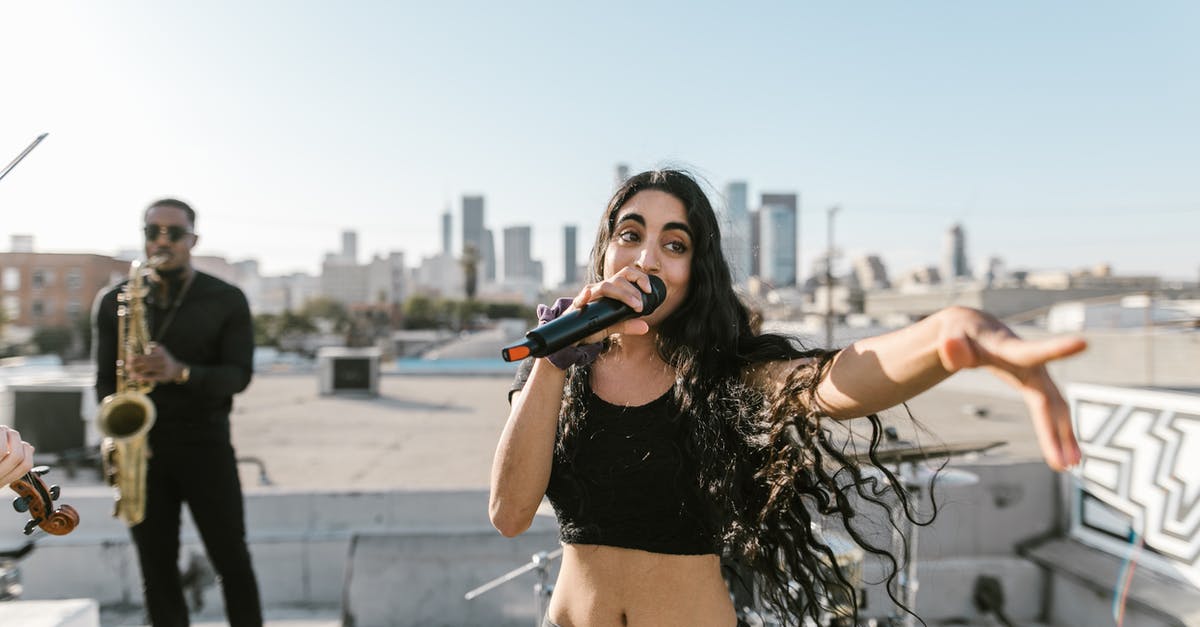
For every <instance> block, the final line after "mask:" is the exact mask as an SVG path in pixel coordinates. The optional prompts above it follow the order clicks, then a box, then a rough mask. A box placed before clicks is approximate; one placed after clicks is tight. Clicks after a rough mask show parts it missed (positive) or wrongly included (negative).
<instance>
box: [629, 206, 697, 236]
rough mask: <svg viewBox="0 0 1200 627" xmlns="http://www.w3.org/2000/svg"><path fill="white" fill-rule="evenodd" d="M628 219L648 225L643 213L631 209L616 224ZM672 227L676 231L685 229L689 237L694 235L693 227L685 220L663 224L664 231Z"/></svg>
mask: <svg viewBox="0 0 1200 627" xmlns="http://www.w3.org/2000/svg"><path fill="white" fill-rule="evenodd" d="M626 220H632V221H634V222H637V223H638V224H640V225H642V226H643V227H644V226H646V219H645V218H643V217H642V214H640V213H635V212H633V211H630V212H629V213H626V214H622V215H621V217H620V218H617V222H616V224H620V223H622V222H625V221H626ZM672 229H674V230H676V231H683V232H684V233H687V236H688V237H693V236H692V227H690V226H688V225H687V224H686V223H684V222H668V223H666V224H664V225H663V230H664V231H670V230H672Z"/></svg>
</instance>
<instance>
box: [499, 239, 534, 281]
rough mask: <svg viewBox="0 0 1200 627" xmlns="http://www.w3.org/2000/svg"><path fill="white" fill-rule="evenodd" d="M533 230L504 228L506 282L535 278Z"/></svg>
mask: <svg viewBox="0 0 1200 627" xmlns="http://www.w3.org/2000/svg"><path fill="white" fill-rule="evenodd" d="M532 246H533V229H532V228H530V227H528V226H509V227H505V228H504V280H506V281H512V280H519V279H531V278H534V274H535V273H534V268H533V255H532Z"/></svg>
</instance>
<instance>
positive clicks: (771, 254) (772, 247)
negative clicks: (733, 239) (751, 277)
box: [758, 194, 800, 287]
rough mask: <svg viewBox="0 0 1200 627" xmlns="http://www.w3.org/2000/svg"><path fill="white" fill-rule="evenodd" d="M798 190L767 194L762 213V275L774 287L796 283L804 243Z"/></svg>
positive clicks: (760, 257) (760, 245)
mask: <svg viewBox="0 0 1200 627" xmlns="http://www.w3.org/2000/svg"><path fill="white" fill-rule="evenodd" d="M796 206H797V203H796V194H763V195H762V209H761V210H759V216H758V222H759V224H758V246H759V248H758V254H759V261H758V265H759V276H760V277H762V279H763V280H764V281H766V282H767V283H768V284H769V285H771V286H773V287H785V286H792V285H795V284H796V271H797V259H798V258H799V254H800V246H799V244H798V238H797V226H798V222H799V220H798V215H797V211H796Z"/></svg>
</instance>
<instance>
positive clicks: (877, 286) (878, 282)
mask: <svg viewBox="0 0 1200 627" xmlns="http://www.w3.org/2000/svg"><path fill="white" fill-rule="evenodd" d="M854 276H855V278H856V279H858V285H859V287H861V288H862V289H863V290H866V291H870V290H885V289H887V288H889V287H891V286H892V284H891V282H890V281H888V276H887V267H886V266H884V265H883V259H880V258H879V256H878V255H866V256H863V257H858V258H857V259H855V260H854Z"/></svg>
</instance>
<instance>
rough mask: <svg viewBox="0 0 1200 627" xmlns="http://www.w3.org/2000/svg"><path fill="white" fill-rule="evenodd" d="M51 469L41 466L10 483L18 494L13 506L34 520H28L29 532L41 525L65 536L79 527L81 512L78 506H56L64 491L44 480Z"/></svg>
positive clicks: (47, 530)
mask: <svg viewBox="0 0 1200 627" xmlns="http://www.w3.org/2000/svg"><path fill="white" fill-rule="evenodd" d="M49 471H50V467H49V466H38V467H36V468H34V469H33V470H30V471H29V472H27V473H25V475H24V476H23V477H21V478H20V479H17V480H16V481H14V482H12V483H10V484H9V486H8V487H10V488H12V489H13V491H15V492H16V493H17V498H15V499H13V509H15V510H17V511H18V512H29V516H30V520H29V522H27V523H25V535H29V534H31V533H33V530H34V529H35V528H38V527H40V528H41V529H42V531H45V532H46V533H49V534H51V535H56V536H63V535H66V534H68V533H71V532H72V531H73V530H74V529H75V527H77V526H79V512H77V511H75V508H74V507H71V506H70V505H60V506H58V507H55V506H54V501H56V500H58V496H59V493H60V490H59V487H58V486H56V485H54V486H48V487H47V486H46V482H45V481H42V475H44V474H46V473H47V472H49Z"/></svg>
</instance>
